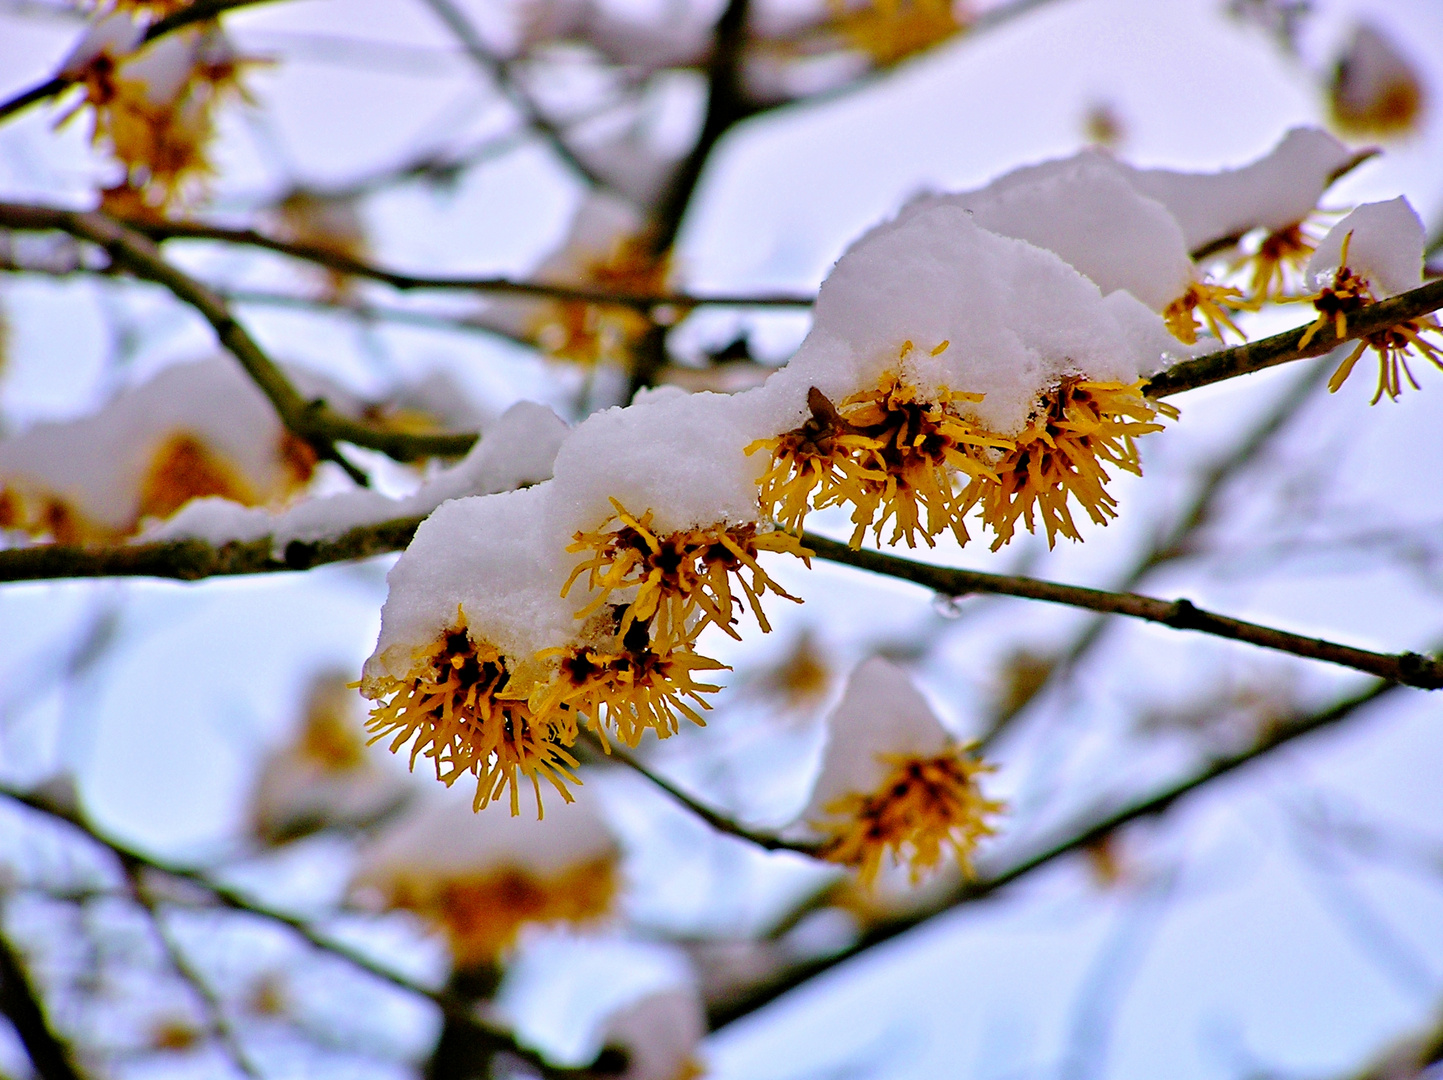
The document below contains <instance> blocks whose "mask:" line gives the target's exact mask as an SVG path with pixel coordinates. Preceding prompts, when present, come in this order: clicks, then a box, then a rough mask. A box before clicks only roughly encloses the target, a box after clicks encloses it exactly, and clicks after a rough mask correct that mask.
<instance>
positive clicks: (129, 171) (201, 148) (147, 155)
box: [61, 25, 257, 219]
mask: <svg viewBox="0 0 1443 1080" xmlns="http://www.w3.org/2000/svg"><path fill="white" fill-rule="evenodd" d="M180 35H183V36H179V35H178V36H177V39H176V41H174V42H169V41H162V42H161V43H159V44H158V45H153V46H151V47H150V49H149V50H147V51H144V52H142V53H140V54H138V56H137V57H135V58H134V59H127V60H126V61H125V62H123V63H120V64H117V62H116V60H115V59H114V58H113V57H111V56H110V55H109V54H107V53H102V54H100V55H98V56H96V57H95V58H94V59H93V60H92V61H91V62H90V63H89V64H88V65H87V67H86V69H85V71H84V72H83V74H82V75H81V77H80V78H79V80H78V81H79V83H80V84H81V85H82V86H83V88H84V91H85V95H84V97H83V98H82V99H81V101H80V103H79V104H78V105H76V106H75V108H73V109H71V110H70V112H68V113H67V114H66V115H65V116H64V117H62V119H61V123H64V122H65V121H67V120H69V119H70V117H72V116H74V115H75V114H76V113H77V112H80V111H81V110H83V109H86V108H89V109H90V110H91V112H92V113H93V118H94V121H93V128H92V133H91V141H92V142H94V143H96V144H98V145H103V146H104V147H105V148H106V149H107V150H108V151H109V152H110V154H111V155H112V156H113V157H114V158H115V159H116V161H117V162H118V163H119V164H120V165H121V166H122V167H123V169H124V174H123V176H122V178H121V181H120V183H119V184H117V185H115V186H113V187H111V188H107V189H106V190H105V191H104V192H103V193H102V200H101V208H102V209H104V210H106V211H107V212H109V213H113V214H116V215H117V216H120V217H127V218H132V219H135V218H141V219H144V218H155V217H160V216H163V215H164V214H166V213H167V212H169V211H170V210H172V209H175V208H176V207H178V206H181V205H183V204H184V203H186V202H187V201H190V200H191V199H193V197H195V196H196V195H197V194H198V193H200V192H201V191H202V189H203V185H204V182H205V181H206V180H208V179H209V177H210V176H211V175H212V174H213V172H214V169H213V167H212V165H211V162H210V159H209V156H208V155H209V150H210V144H211V142H212V141H213V140H214V137H215V114H216V110H217V109H218V108H219V107H220V106H221V105H222V104H223V103H225V102H226V101H228V100H230V99H232V98H242V99H244V98H245V96H246V95H245V91H244V89H243V88H242V86H241V82H240V78H241V75H242V72H243V70H244V68H245V67H247V66H253V65H254V64H255V63H256V62H257V61H254V60H243V59H241V58H239V57H237V56H235V55H234V54H233V53H232V52H231V51H230V48H229V46H228V45H227V44H226V43H225V41H224V39H223V38H222V37H221V36H220V32H219V30H218V29H217V28H215V27H214V26H213V25H211V26H209V27H206V28H204V29H201V30H192V31H189V32H188V31H181V32H180ZM161 47H163V48H181V47H188V48H189V49H190V51H191V56H190V58H189V59H188V60H187V61H185V62H186V63H188V64H189V68H188V70H187V71H186V72H185V74H184V77H183V79H182V80H181V81H180V82H179V84H178V85H177V86H176V87H175V88H174V89H173V90H171V89H169V88H163V89H161V90H160V91H159V92H157V90H156V89H155V88H154V87H153V86H152V85H151V82H150V81H149V80H150V79H155V80H163V79H164V78H165V76H164V75H148V77H141V76H138V75H136V74H134V73H131V74H127V68H128V67H131V65H132V64H134V65H137V66H139V67H140V70H145V69H144V67H143V65H144V64H145V62H146V61H147V59H148V58H149V53H150V51H152V50H154V49H156V48H161ZM166 59H167V60H170V59H171V58H170V57H166Z"/></svg>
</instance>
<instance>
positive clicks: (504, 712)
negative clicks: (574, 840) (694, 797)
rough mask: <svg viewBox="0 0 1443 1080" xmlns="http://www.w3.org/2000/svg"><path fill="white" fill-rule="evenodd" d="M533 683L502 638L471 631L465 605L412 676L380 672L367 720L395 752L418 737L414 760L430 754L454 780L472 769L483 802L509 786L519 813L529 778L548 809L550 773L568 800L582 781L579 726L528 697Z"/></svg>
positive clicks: (367, 686)
mask: <svg viewBox="0 0 1443 1080" xmlns="http://www.w3.org/2000/svg"><path fill="white" fill-rule="evenodd" d="M518 683H520V684H521V685H517V684H518ZM529 689H530V687H529V686H528V685H527V684H526V680H525V679H524V678H523V679H517V678H514V677H513V672H512V670H511V665H510V664H509V663H508V661H507V659H506V658H505V657H503V656H502V655H501V653H500V652H499V651H498V650H497V649H496V648H495V647H494V646H491V645H488V644H486V643H484V642H476V641H473V640H472V639H471V636H470V634H469V632H468V631H467V629H466V620H465V616H464V614H462V613H461V612H460V611H459V609H458V612H457V621H456V625H455V626H453V627H452V628H451V629H450V630H448V631H446V632H445V633H444V634H443V635H441V637H440V639H439V640H437V641H436V642H435V643H434V644H433V645H432V646H431V648H430V649H427V650H424V651H422V652H421V653H420V654H419V655H418V656H417V657H416V660H415V663H414V665H413V666H412V668H411V671H410V672H409V673H408V674H407V676H406V677H405V678H395V677H393V676H388V675H387V676H378V677H375V678H373V679H370V680H367V681H366V682H364V683H363V684H362V687H361V692H362V693H363V694H364V695H365V696H366V697H368V698H370V699H372V700H373V701H376V702H378V704H377V705H376V706H375V708H373V709H372V710H371V717H370V720H369V721H368V722H367V725H366V726H367V727H368V728H369V729H370V730H371V732H372V733H373V736H374V737H373V740H372V741H375V740H377V739H383V738H386V737H392V738H391V745H390V749H391V751H392V752H393V753H394V752H395V751H397V750H399V749H400V748H401V747H402V746H404V745H406V744H407V743H411V767H412V768H415V765H416V759H417V758H418V757H420V756H425V757H428V758H430V759H431V761H432V763H433V764H434V766H435V769H436V778H437V779H438V780H440V781H442V782H443V783H445V784H447V785H450V784H452V783H454V782H455V781H456V779H457V778H459V777H460V776H462V775H464V774H465V773H471V774H472V775H474V776H475V777H476V779H477V784H476V798H475V807H476V809H478V810H479V809H481V808H482V807H484V806H486V805H487V804H488V803H490V802H492V801H494V800H497V799H499V798H500V797H501V794H502V792H503V791H506V790H507V789H509V792H510V803H511V813H512V814H517V813H519V812H520V784H521V783H522V781H523V780H529V781H530V782H531V786H532V789H533V790H534V792H535V795H536V814H537V817H541V816H542V807H541V781H542V780H543V779H544V780H546V781H548V782H549V783H550V784H552V786H554V787H555V788H556V790H557V791H559V792H560V793H561V797H562V798H563V799H565V800H566V801H567V802H570V801H571V792H570V791H569V790H568V787H567V785H569V784H576V783H579V782H580V781H579V780H577V778H576V773H575V769H576V765H577V762H576V759H575V758H574V757H572V756H571V754H570V753H569V752H568V751H567V749H566V748H567V747H568V746H570V745H571V744H572V742H574V741H575V734H574V732H567V731H566V730H565V729H564V728H563V729H561V730H558V729H557V728H556V727H555V726H553V725H552V724H551V723H548V722H546V721H543V720H541V719H539V718H537V717H536V716H534V715H533V714H532V712H531V710H530V709H529V708H528V706H527V704H526V701H525V698H526V691H527V690H529ZM568 736H569V737H568Z"/></svg>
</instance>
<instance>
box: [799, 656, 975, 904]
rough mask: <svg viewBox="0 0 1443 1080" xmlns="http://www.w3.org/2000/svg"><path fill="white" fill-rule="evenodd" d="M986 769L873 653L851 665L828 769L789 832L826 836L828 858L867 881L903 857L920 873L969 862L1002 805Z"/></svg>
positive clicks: (831, 722) (835, 717)
mask: <svg viewBox="0 0 1443 1080" xmlns="http://www.w3.org/2000/svg"><path fill="white" fill-rule="evenodd" d="M988 771H990V767H989V766H987V765H985V764H983V762H982V761H981V760H980V759H979V758H977V757H976V756H975V755H974V754H973V753H972V751H971V749H970V748H969V747H968V746H965V745H963V744H961V743H959V742H958V741H957V740H956V739H955V738H953V736H952V735H951V734H950V733H949V732H948V731H947V729H946V728H945V727H943V726H942V724H941V723H940V722H939V721H938V719H937V716H936V714H935V713H934V712H933V711H932V709H931V707H930V706H929V705H928V704H927V701H926V699H925V698H924V697H923V696H922V695H921V694H920V693H919V692H918V690H917V688H916V687H915V686H914V685H913V684H912V681H911V680H910V679H909V678H908V677H907V675H906V673H905V672H903V671H902V670H901V669H900V668H898V667H896V666H895V665H894V664H891V663H889V662H887V661H885V660H882V659H879V658H873V659H871V660H867V661H864V662H863V663H862V664H860V665H859V666H858V667H857V669H856V670H855V671H854V672H853V673H852V676H851V678H850V679H849V680H848V682H847V688H846V690H845V692H844V693H843V695H842V700H841V701H840V702H839V703H838V704H837V707H836V709H834V710H833V712H832V714H831V715H830V716H829V717H828V718H827V741H826V745H825V747H824V748H823V751H822V765H821V770H820V771H819V772H818V774H817V779H816V781H815V783H814V784H813V787H812V793H811V797H810V798H809V799H808V801H807V805H806V806H805V807H804V808H803V810H802V812H801V814H800V815H798V818H797V822H796V824H795V826H793V828H792V829H791V830H790V831H791V832H792V833H793V834H794V835H798V836H801V837H804V838H806V839H808V840H811V841H813V842H814V843H818V844H820V852H821V856H822V858H825V859H828V860H830V861H832V862H838V863H841V864H843V865H845V866H850V867H854V868H856V869H857V870H858V872H859V875H860V877H861V878H862V879H863V881H864V882H868V881H870V880H872V879H873V878H875V877H876V875H877V873H878V872H879V870H881V868H882V866H883V864H884V861H888V860H890V862H891V863H892V864H894V865H896V864H905V865H906V866H907V867H908V868H909V869H910V871H911V874H912V878H913V880H914V881H916V880H918V879H919V878H920V877H921V876H922V875H924V874H925V873H927V872H930V871H932V870H935V869H936V868H937V867H939V866H940V865H941V863H942V861H943V859H944V857H945V856H947V855H948V854H950V855H951V856H952V857H953V858H955V859H956V861H957V863H958V864H959V865H960V866H961V867H962V868H963V870H970V867H971V855H972V852H973V850H974V849H975V848H976V846H977V844H978V842H979V841H980V840H982V839H983V838H984V837H986V836H988V835H990V834H991V833H992V831H993V830H992V826H991V824H990V819H992V818H993V817H995V816H996V815H997V814H999V813H1001V811H1002V804H1001V803H999V802H996V801H993V800H989V799H987V798H985V797H984V796H983V794H982V791H981V788H980V786H979V777H980V776H981V775H982V774H983V773H986V772H988Z"/></svg>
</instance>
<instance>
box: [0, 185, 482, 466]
mask: <svg viewBox="0 0 1443 1080" xmlns="http://www.w3.org/2000/svg"><path fill="white" fill-rule="evenodd" d="M0 226H6V227H11V228H25V229H56V230H59V231H61V232H66V233H69V234H70V235H71V236H74V237H76V238H77V239H80V240H86V241H89V242H90V243H93V244H95V245H96V246H98V247H100V248H103V249H104V250H105V251H106V253H107V254H109V255H110V257H111V259H112V260H113V261H114V262H115V263H116V264H118V265H120V266H123V267H125V268H126V269H127V270H130V271H131V272H132V273H134V274H136V275H137V276H139V277H142V278H145V279H147V280H150V281H154V282H156V283H157V284H159V285H162V286H164V287H165V288H166V289H168V290H170V292H171V293H172V294H173V295H174V296H175V297H176V298H177V299H178V300H181V301H182V302H184V303H186V304H188V305H189V306H190V307H192V308H194V309H195V310H196V311H197V312H198V313H199V314H200V315H201V316H202V317H203V318H204V319H205V320H206V321H207V322H208V323H210V325H211V328H212V329H213V330H214V331H215V335H216V337H217V338H218V339H219V340H220V343H221V344H222V345H223V346H225V348H226V350H227V351H228V352H230V353H231V355H233V356H234V357H235V358H236V359H237V360H238V361H240V364H241V366H242V367H243V368H244V369H245V371H246V374H248V375H249V376H250V377H251V380H252V381H253V382H254V383H255V384H256V386H257V387H259V388H260V390H261V392H262V393H264V394H265V395H266V397H267V398H269V399H270V401H271V404H272V405H274V406H275V409H276V413H277V415H278V416H279V417H280V420H281V423H282V424H284V425H285V427H286V428H287V430H289V431H291V432H292V433H293V434H295V435H296V436H297V437H298V438H300V439H302V440H304V441H305V442H307V443H309V444H310V445H311V446H312V447H314V448H315V450H316V452H317V454H319V455H320V456H322V457H324V458H328V459H330V460H333V461H335V462H337V463H338V464H340V465H341V466H342V467H343V468H345V469H346V470H347V471H348V472H351V473H352V474H353V476H354V475H355V468H354V466H351V465H350V464H349V463H348V462H347V461H346V460H345V459H344V458H343V457H342V456H341V455H340V453H339V451H337V450H336V446H335V444H336V443H337V442H349V443H353V444H355V445H356V446H364V447H369V448H370V449H372V450H379V451H381V452H382V453H384V454H386V455H388V456H390V457H393V458H395V459H396V460H398V461H415V460H417V459H419V458H424V457H428V456H432V455H441V456H452V457H456V456H460V455H462V454H464V453H465V452H466V451H467V450H469V449H470V448H471V445H472V444H473V443H474V442H475V441H476V438H475V436H474V435H469V434H462V435H420V434H407V433H404V432H397V431H386V430H382V429H379V428H374V427H372V426H370V425H369V424H365V423H362V422H360V421H357V420H352V419H350V418H349V417H345V416H342V415H340V414H339V413H337V412H336V411H335V410H334V409H332V408H330V407H329V406H328V405H327V404H326V403H325V401H323V400H319V399H318V400H315V401H307V400H306V399H305V398H303V397H302V396H301V395H300V393H299V392H298V391H297V390H296V388H295V387H294V386H292V385H291V383H290V380H289V379H287V378H286V376H285V374H284V373H283V372H282V371H281V369H280V368H279V367H277V366H276V364H275V362H274V361H272V360H271V358H270V357H269V356H267V355H266V353H265V351H264V350H262V349H261V347H260V346H259V345H258V344H256V342H255V340H254V339H253V338H252V337H251V336H250V334H249V333H247V332H246V330H245V328H244V327H243V326H242V325H241V324H240V323H239V322H238V321H236V319H235V317H234V316H233V315H232V314H231V311H230V308H229V307H228V306H227V304H226V303H225V301H224V300H223V299H221V297H220V296H218V295H217V294H216V293H215V292H214V291H213V290H211V289H210V288H209V287H208V286H206V285H204V284H202V283H201V282H199V281H197V280H196V279H195V278H193V277H191V276H190V275H189V274H186V273H184V272H183V271H181V270H180V269H178V268H177V267H175V266H173V265H171V263H169V262H167V261H166V260H165V259H164V258H163V257H162V256H161V254H160V252H159V251H158V250H157V249H156V247H155V245H154V244H153V243H152V242H151V241H150V240H149V239H148V238H147V237H145V236H142V235H141V234H139V233H137V232H135V231H134V230H132V229H130V228H127V227H126V226H124V225H122V224H120V223H119V222H118V221H116V220H115V219H114V218H111V217H108V216H106V215H105V214H100V213H85V212H81V211H73V210H52V209H47V208H42V207H33V206H23V205H17V204H13V203H0Z"/></svg>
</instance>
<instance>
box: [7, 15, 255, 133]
mask: <svg viewBox="0 0 1443 1080" xmlns="http://www.w3.org/2000/svg"><path fill="white" fill-rule="evenodd" d="M274 2H275V0H195V3H193V4H191V5H190V6H189V7H186V8H182V9H181V10H180V11H177V12H174V13H173V14H170V15H167V16H166V17H165V18H163V19H161V20H159V21H158V22H156V23H155V24H154V25H152V26H151V27H150V28H149V29H147V30H146V32H145V39H144V40H145V41H146V42H147V43H149V42H152V41H154V40H155V39H156V38H158V37H164V36H165V35H166V34H169V33H170V32H171V31H172V30H179V29H180V28H181V27H182V26H190V25H191V24H192V23H198V22H205V21H206V20H209V19H214V18H217V17H219V16H221V15H224V14H225V13H226V12H227V11H231V10H233V9H235V8H240V7H251V6H253V5H255V4H269V3H274ZM70 86H71V80H69V79H67V78H65V77H64V76H62V75H56V76H53V77H52V78H49V79H47V80H45V81H44V82H42V83H38V84H37V85H35V86H32V87H31V88H30V89H29V90H22V91H21V92H20V93H18V94H16V95H15V96H14V97H12V98H10V99H9V100H8V101H3V102H0V123H3V122H4V121H5V120H6V119H8V118H9V117H11V116H14V115H15V114H16V113H18V112H21V111H23V110H25V109H27V108H29V107H30V106H31V105H34V104H36V103H38V102H41V101H47V100H49V99H50V98H53V97H55V96H56V95H57V94H63V93H64V92H65V91H66V90H67V89H68V88H69V87H70Z"/></svg>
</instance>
